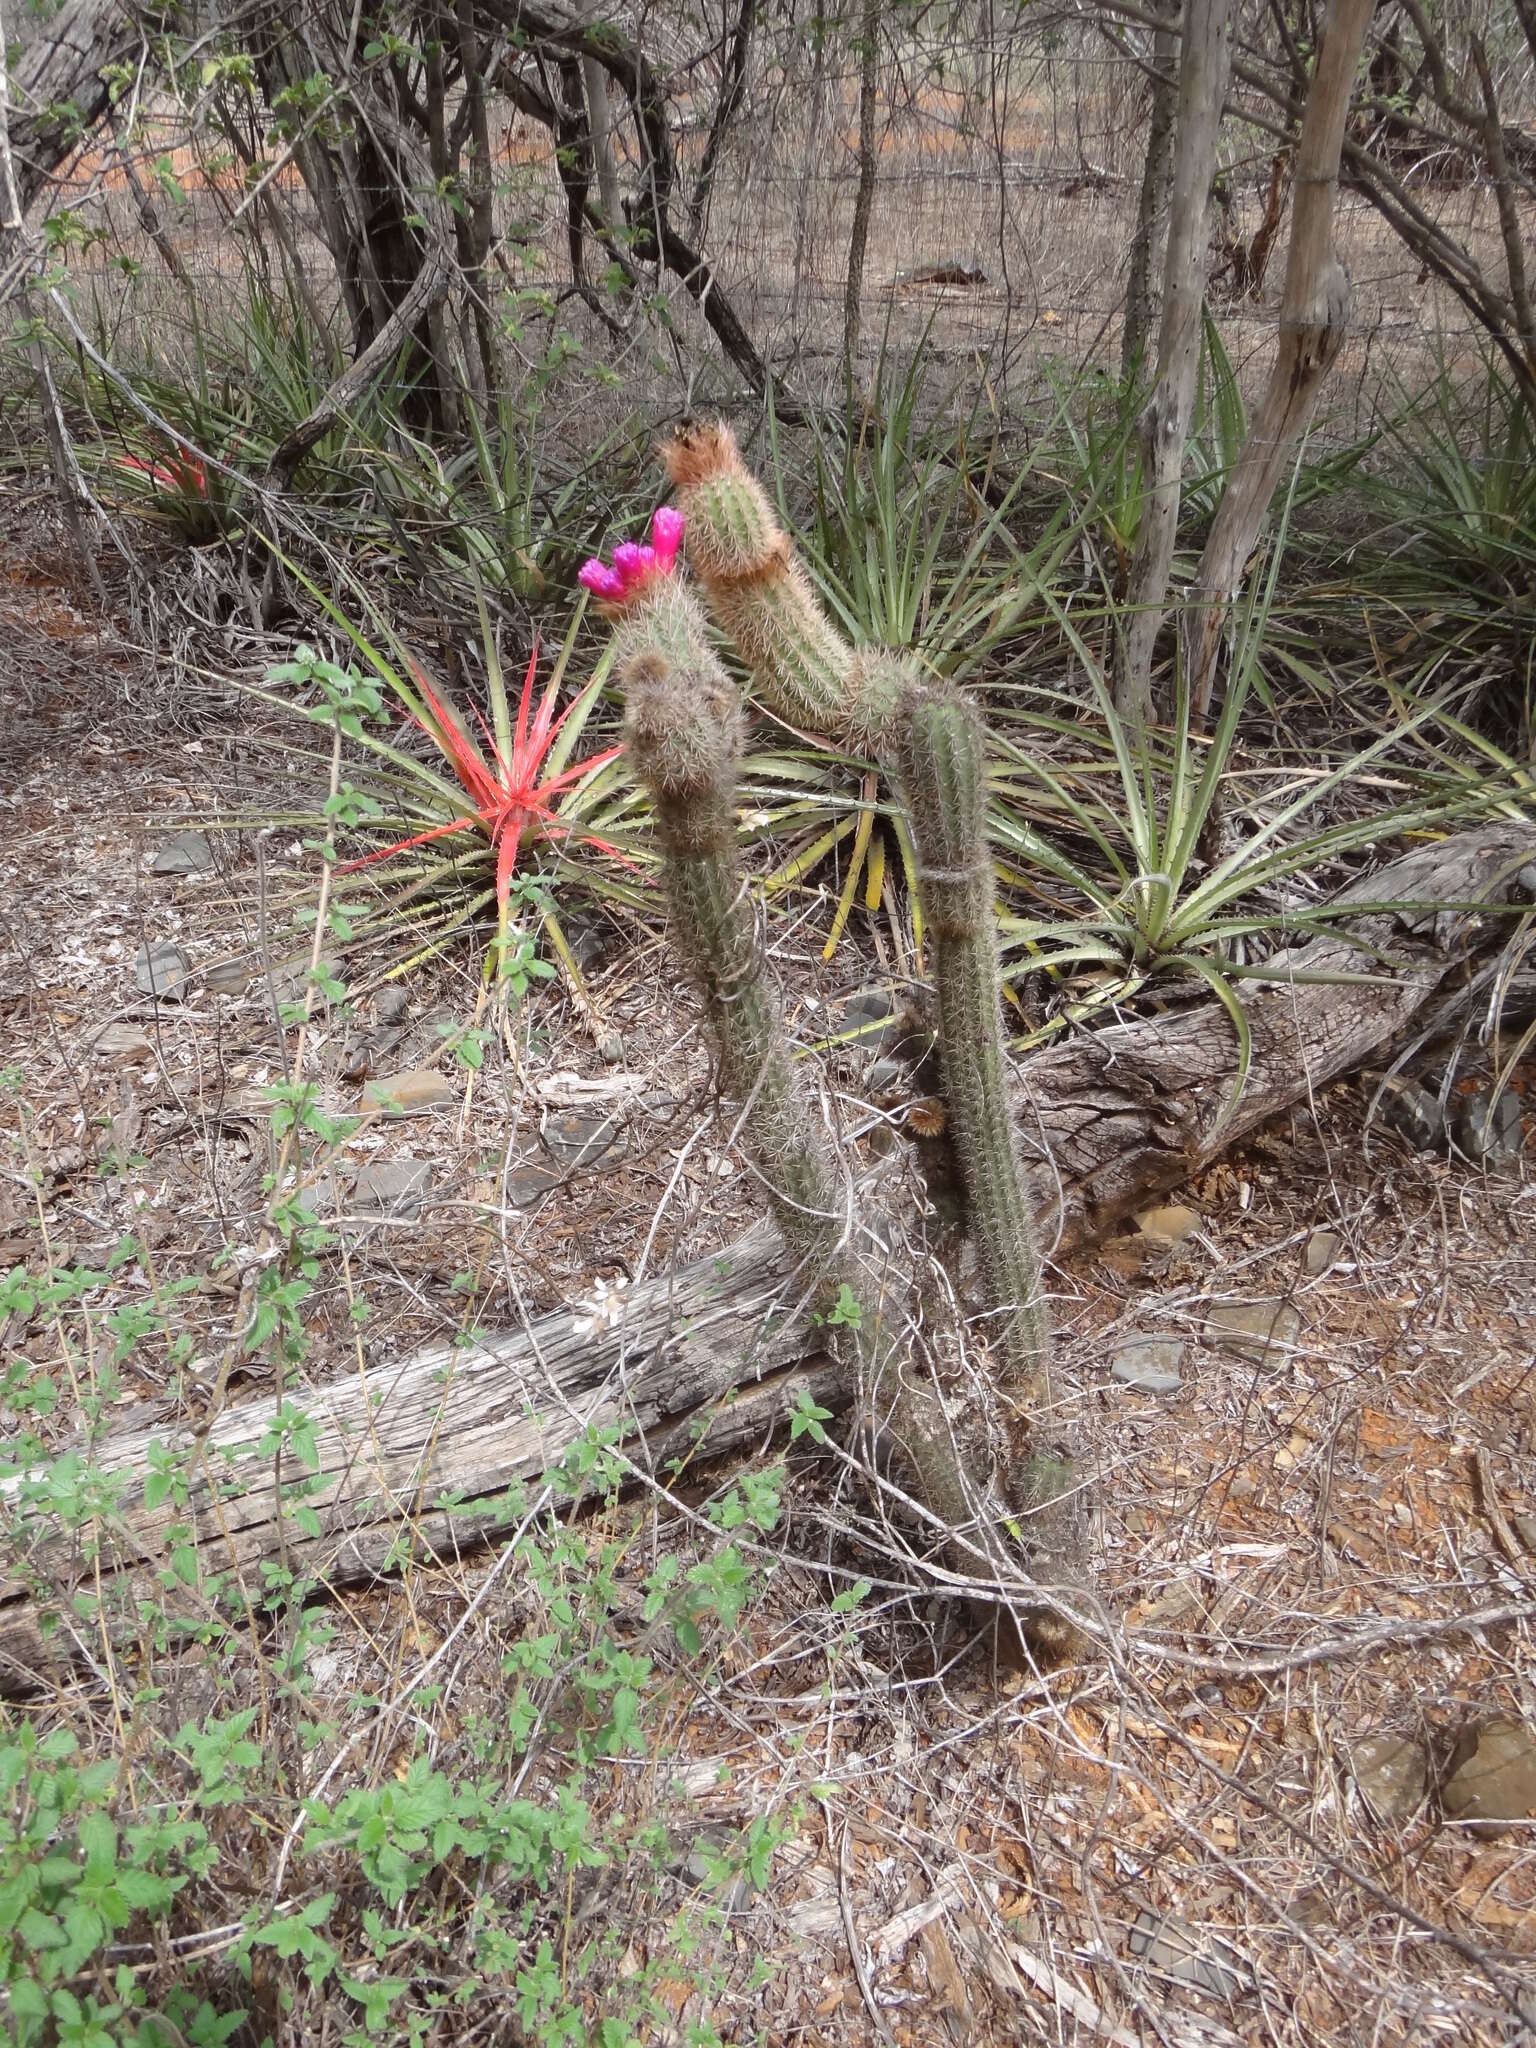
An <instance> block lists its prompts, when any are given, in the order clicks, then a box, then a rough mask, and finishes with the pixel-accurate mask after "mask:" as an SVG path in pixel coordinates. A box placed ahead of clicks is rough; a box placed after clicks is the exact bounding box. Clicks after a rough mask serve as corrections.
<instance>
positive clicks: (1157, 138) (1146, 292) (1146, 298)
mask: <svg viewBox="0 0 1536 2048" xmlns="http://www.w3.org/2000/svg"><path fill="white" fill-rule="evenodd" d="M1178 52H1179V38H1178V30H1177V24H1176V23H1174V22H1171V21H1170V22H1167V23H1165V24H1164V25H1163V26H1162V27H1160V28H1159V29H1158V30H1157V31H1156V32H1155V34H1154V35H1153V38H1152V109H1151V116H1150V121H1149V125H1148V128H1147V155H1146V162H1145V164H1144V165H1143V168H1142V174H1141V197H1140V199H1139V200H1138V201H1137V205H1136V234H1135V237H1134V239H1133V240H1132V242H1131V271H1130V277H1129V279H1128V281H1127V283H1126V288H1125V330H1124V332H1123V333H1122V335H1121V337H1120V381H1121V383H1122V384H1124V385H1125V386H1126V387H1127V389H1129V387H1130V384H1131V382H1132V379H1133V378H1137V377H1139V376H1140V375H1141V369H1142V363H1143V359H1144V358H1145V356H1146V353H1147V344H1148V343H1149V342H1150V340H1151V339H1152V312H1153V307H1152V270H1153V265H1154V262H1155V260H1156V252H1157V239H1158V222H1159V220H1160V219H1161V216H1162V211H1163V201H1164V195H1165V192H1166V189H1167V185H1168V166H1169V162H1170V160H1171V158H1172V154H1173V117H1174V108H1175V107H1176V106H1177V104H1178V97H1179V73H1178Z"/></svg>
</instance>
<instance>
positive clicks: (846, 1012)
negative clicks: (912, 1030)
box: [838, 988, 906, 1059]
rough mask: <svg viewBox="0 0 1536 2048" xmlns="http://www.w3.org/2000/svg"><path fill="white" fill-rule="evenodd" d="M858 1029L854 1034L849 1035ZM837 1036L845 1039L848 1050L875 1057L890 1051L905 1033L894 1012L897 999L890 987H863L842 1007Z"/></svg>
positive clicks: (871, 1057)
mask: <svg viewBox="0 0 1536 2048" xmlns="http://www.w3.org/2000/svg"><path fill="white" fill-rule="evenodd" d="M854 1032H857V1034H858V1036H857V1037H852V1036H850V1034H851V1033H854ZM838 1036H839V1037H840V1038H847V1039H848V1045H849V1050H850V1051H853V1052H858V1053H863V1054H865V1055H866V1056H867V1057H868V1058H870V1059H874V1058H876V1057H878V1055H879V1054H881V1053H886V1052H889V1051H890V1049H891V1047H892V1046H893V1045H895V1044H896V1043H897V1041H898V1040H899V1039H901V1038H903V1037H905V1036H906V1027H905V1025H904V1024H903V1023H902V1021H901V1020H900V1018H899V1017H898V1016H897V1014H896V998H895V997H894V996H893V995H892V994H891V992H890V990H889V989H884V988H864V989H860V990H859V992H858V994H857V995H852V996H850V997H849V998H848V1001H847V1002H846V1003H845V1004H844V1006H843V1018H842V1022H841V1024H840V1025H839V1026H838Z"/></svg>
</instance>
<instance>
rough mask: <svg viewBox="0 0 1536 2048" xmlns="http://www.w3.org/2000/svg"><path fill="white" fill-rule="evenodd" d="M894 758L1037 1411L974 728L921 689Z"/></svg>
mask: <svg viewBox="0 0 1536 2048" xmlns="http://www.w3.org/2000/svg"><path fill="white" fill-rule="evenodd" d="M896 755H897V762H898V771H899V774H900V778H901V791H902V796H903V798H904V800H905V803H906V808H907V813H908V815H909V817H910V818H911V821H912V837H913V840H914V842H915V844H916V847H917V858H918V886H919V888H920V890H921V893H922V899H923V913H924V916H925V917H926V919H927V922H928V929H929V931H930V933H931V934H932V937H933V942H934V952H935V960H934V974H933V980H934V987H935V989H936V991H937V993H938V1000H939V1058H940V1061H941V1064H942V1068H943V1074H944V1095H945V1100H946V1102H947V1104H948V1107H949V1121H950V1128H951V1130H952V1132H953V1134H954V1139H955V1149H956V1151H957V1152H958V1154H959V1158H960V1168H961V1172H962V1173H963V1174H964V1176H965V1188H966V1195H967V1200H968V1211H969V1219H970V1224H971V1229H972V1232H973V1234H974V1236H975V1239H976V1247H977V1253H978V1256H979V1258H980V1261H981V1269H982V1274H983V1277H984V1279H985V1281H986V1286H987V1293H988V1297H989V1301H990V1304H991V1306H992V1308H993V1310H994V1311H995V1312H996V1313H997V1314H998V1315H999V1316H1000V1317H1001V1318H1002V1326H1001V1329H1000V1331H998V1332H997V1333H996V1334H997V1336H999V1337H1000V1339H1001V1342H1000V1345H999V1348H1000V1350H1001V1353H1002V1356H1003V1359H1004V1362H1005V1379H1006V1382H1007V1383H1008V1385H1009V1387H1010V1390H1011V1391H1013V1392H1015V1393H1017V1394H1018V1395H1020V1396H1021V1397H1023V1398H1024V1399H1025V1400H1026V1401H1027V1402H1028V1403H1029V1405H1030V1406H1031V1407H1045V1406H1047V1405H1048V1404H1049V1401H1050V1371H1049V1361H1050V1325H1049V1321H1048V1318H1047V1315H1046V1309H1045V1304H1044V1302H1043V1300H1042V1299H1041V1295H1040V1263H1039V1259H1038V1257H1037V1255H1036V1252H1035V1243H1034V1230H1033V1225H1032V1221H1031V1218H1030V1212H1029V1203H1028V1199H1027V1197H1026V1195H1025V1192H1024V1186H1023V1182H1022V1179H1021V1177H1020V1173H1019V1165H1018V1160H1017V1157H1016V1155H1015V1152H1014V1144H1013V1119H1012V1117H1011V1115H1010V1113H1009V1108H1008V1091H1007V1086H1006V1077H1005V1069H1004V1062H1003V1036H1002V988H1001V983H1000V978H999V975H998V966H997V941H996V936H995V926H994V921H993V916H992V892H993V882H992V862H991V859H990V856H989V855H988V852H987V841H986V787H985V780H984V775H985V759H984V750H983V739H982V730H981V721H980V720H979V719H978V718H977V716H976V713H975V712H974V711H973V710H972V709H971V707H970V706H969V705H968V704H966V703H964V702H963V700H962V699H961V698H960V697H959V695H958V694H957V693H956V692H955V691H953V690H947V689H931V688H925V687H922V686H919V687H917V688H914V689H912V690H911V691H909V692H908V694H907V696H906V698H905V700H904V703H903V706H902V711H901V714H900V716H899V718H898V719H897V721H896Z"/></svg>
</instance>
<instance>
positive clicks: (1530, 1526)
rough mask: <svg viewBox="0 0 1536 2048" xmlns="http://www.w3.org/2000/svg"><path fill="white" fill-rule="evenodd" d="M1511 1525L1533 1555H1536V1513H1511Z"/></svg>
mask: <svg viewBox="0 0 1536 2048" xmlns="http://www.w3.org/2000/svg"><path fill="white" fill-rule="evenodd" d="M1509 1526H1510V1527H1511V1528H1512V1529H1513V1530H1514V1532H1515V1534H1516V1535H1517V1536H1518V1537H1519V1538H1520V1541H1521V1542H1522V1543H1523V1544H1524V1545H1525V1547H1526V1549H1527V1550H1528V1551H1530V1553H1531V1555H1532V1556H1533V1557H1536V1515H1511V1516H1510V1518H1509Z"/></svg>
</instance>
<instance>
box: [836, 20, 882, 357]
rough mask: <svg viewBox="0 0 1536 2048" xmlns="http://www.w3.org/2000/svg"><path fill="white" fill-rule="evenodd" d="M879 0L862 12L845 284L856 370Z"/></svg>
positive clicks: (847, 337)
mask: <svg viewBox="0 0 1536 2048" xmlns="http://www.w3.org/2000/svg"><path fill="white" fill-rule="evenodd" d="M879 57H880V0H863V5H862V7H861V9H860V13H859V189H858V191H857V193H856V194H855V195H854V201H853V228H852V231H851V232H850V234H849V237H848V275H847V278H846V279H845V281H844V284H843V362H844V364H845V365H846V366H847V371H848V375H849V377H850V378H852V376H853V374H854V358H855V357H856V356H857V354H858V351H859V328H860V326H861V324H862V321H863V313H864V253H865V251H866V250H867V249H868V247H869V219H870V215H871V214H872V213H873V212H874V210H875V104H876V93H877V90H878V87H879V82H880V74H879Z"/></svg>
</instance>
